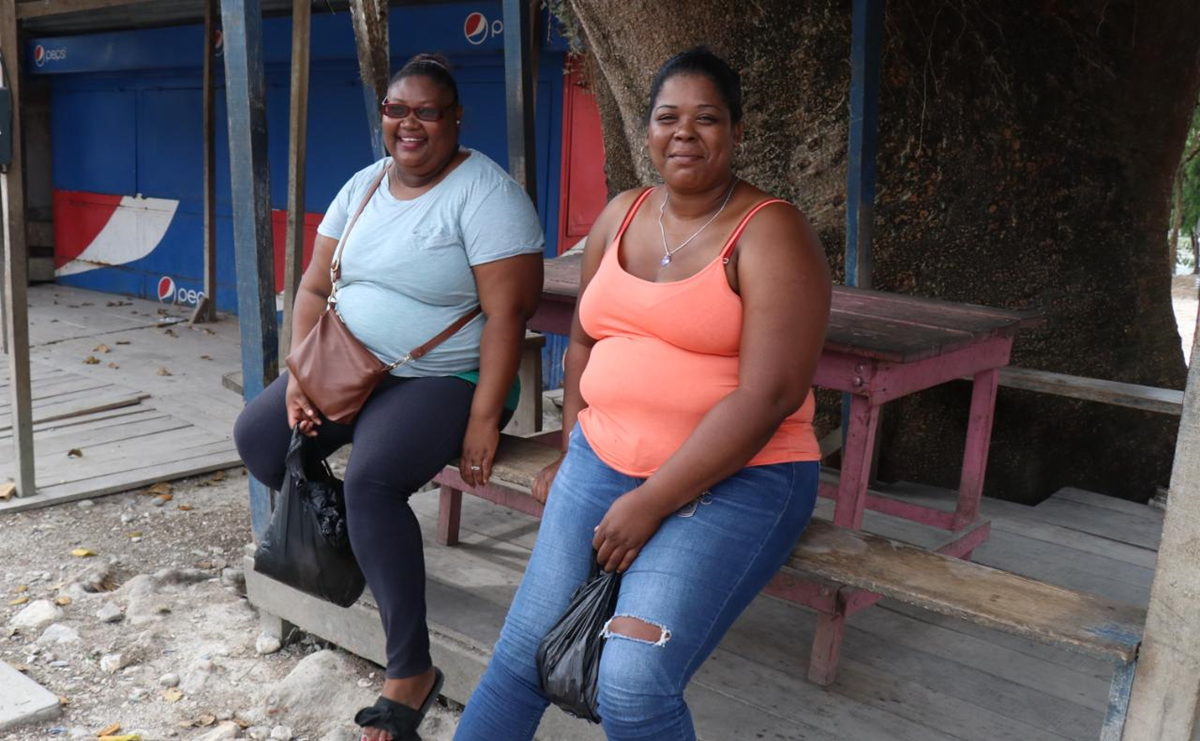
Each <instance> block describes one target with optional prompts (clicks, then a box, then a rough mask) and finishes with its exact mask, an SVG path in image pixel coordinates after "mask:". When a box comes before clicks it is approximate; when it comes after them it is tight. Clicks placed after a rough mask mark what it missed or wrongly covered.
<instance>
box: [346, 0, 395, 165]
mask: <svg viewBox="0 0 1200 741" xmlns="http://www.w3.org/2000/svg"><path fill="white" fill-rule="evenodd" d="M350 18H351V20H352V21H353V25H354V46H355V48H356V49H357V50H358V69H359V73H360V75H361V76H362V83H363V102H364V103H365V104H366V109H367V128H368V130H369V132H370V137H371V151H373V152H374V153H375V159H377V160H380V159H383V158H384V157H386V156H387V148H386V147H384V145H383V120H382V118H381V117H380V114H379V102H380V101H382V100H383V99H384V97H386V96H387V89H388V79H389V75H390V71H389V67H390V65H391V51H390V46H389V43H388V4H387V0H350Z"/></svg>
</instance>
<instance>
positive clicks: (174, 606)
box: [0, 469, 457, 741]
mask: <svg viewBox="0 0 1200 741" xmlns="http://www.w3.org/2000/svg"><path fill="white" fill-rule="evenodd" d="M249 532H250V517H249V508H248V506H247V497H246V480H245V478H244V472H243V471H242V470H240V469H235V470H232V471H228V472H225V473H223V474H221V473H219V474H216V475H208V476H205V477H201V478H194V479H187V480H183V481H177V482H174V483H173V484H170V485H158V487H157V488H156V489H153V490H145V489H144V490H139V491H136V492H131V493H128V494H118V495H114V496H109V497H104V498H100V499H97V500H95V501H94V502H93V501H85V502H80V503H78V504H64V505H59V506H55V507H50V508H46V509H40V510H34V511H31V512H26V513H18V514H11V515H5V517H4V523H3V533H4V536H3V538H0V596H2V601H0V660H2V661H5V662H7V663H8V664H10V665H12V666H14V667H17V668H18V669H19V670H21V671H23V672H25V673H26V674H27V675H28V676H29V677H30V678H32V679H33V680H35V681H36V682H38V683H39V684H41V685H42V686H44V687H46V688H47V689H49V690H50V691H51V692H53V693H55V694H56V695H59V697H60V698H61V702H62V711H63V712H62V715H61V717H59V718H58V719H56V720H54V721H50V722H46V723H41V724H35V725H29V726H25V727H22V728H17V729H12V730H10V731H7V732H0V738H3V739H14V740H15V739H45V738H70V739H85V738H86V739H95V738H97V737H98V736H99V735H102V733H103V734H105V735H108V736H114V737H121V736H123V735H127V734H137V736H138V737H140V738H141V739H143V740H144V741H149V740H150V739H165V738H186V739H203V740H204V741H215V740H216V739H231V738H256V739H267V738H270V739H291V738H296V739H313V740H314V741H316V740H318V739H321V740H324V741H341V740H342V739H356V738H358V735H359V734H358V732H357V726H355V725H354V724H353V722H352V721H351V718H352V717H353V715H354V712H355V711H356V710H357V709H358V708H360V707H362V706H364V705H370V704H371V703H372V702H374V699H375V696H376V695H377V693H378V691H379V687H380V685H381V684H382V672H381V670H380V668H379V667H378V666H375V665H373V664H370V663H368V662H365V661H362V660H360V659H358V658H356V657H353V656H351V655H349V654H347V653H345V652H343V651H341V650H338V649H335V648H330V647H328V646H325V645H322V644H321V643H320V642H318V641H316V640H314V639H312V638H311V637H301V638H300V640H298V641H295V642H293V643H290V644H289V645H287V646H284V647H282V648H280V647H279V646H278V642H276V641H274V640H273V639H270V638H267V637H265V636H262V635H260V631H259V624H258V617H257V615H256V614H255V612H254V610H253V609H252V608H251V607H250V605H249V603H248V602H247V601H246V599H245V597H244V586H245V581H244V576H243V573H242V570H241V560H242V554H243V549H244V547H245V544H246V543H247V541H248V534H249ZM456 722H457V713H456V712H455V711H453V710H449V709H446V708H444V707H436V708H435V709H434V711H433V713H431V715H430V717H429V718H427V720H426V722H425V725H424V726H423V728H422V736H423V737H424V738H425V739H426V740H427V741H438V740H440V739H449V738H450V737H451V736H452V735H453V729H454V727H455V725H456Z"/></svg>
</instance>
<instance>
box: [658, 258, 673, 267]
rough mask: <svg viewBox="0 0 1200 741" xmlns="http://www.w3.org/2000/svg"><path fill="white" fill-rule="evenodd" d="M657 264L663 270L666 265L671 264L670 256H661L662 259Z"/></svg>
mask: <svg viewBox="0 0 1200 741" xmlns="http://www.w3.org/2000/svg"><path fill="white" fill-rule="evenodd" d="M658 264H659V265H661V266H663V267H664V268H665V267H666V266H667V265H669V264H671V256H670V255H663V259H662V260H661V261H660V262H659V263H658Z"/></svg>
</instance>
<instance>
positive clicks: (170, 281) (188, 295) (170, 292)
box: [158, 275, 204, 306]
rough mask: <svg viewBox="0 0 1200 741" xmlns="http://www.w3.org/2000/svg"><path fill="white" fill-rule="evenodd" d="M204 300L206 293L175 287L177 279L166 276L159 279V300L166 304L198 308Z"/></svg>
mask: <svg viewBox="0 0 1200 741" xmlns="http://www.w3.org/2000/svg"><path fill="white" fill-rule="evenodd" d="M202 298H204V291H195V290H192V289H190V288H182V287H178V286H176V285H175V279H174V278H172V277H171V276H169V275H164V276H163V277H161V278H159V279H158V300H159V301H160V302H162V303H164V304H186V305H188V306H196V305H197V304H199V303H200V300H201V299H202Z"/></svg>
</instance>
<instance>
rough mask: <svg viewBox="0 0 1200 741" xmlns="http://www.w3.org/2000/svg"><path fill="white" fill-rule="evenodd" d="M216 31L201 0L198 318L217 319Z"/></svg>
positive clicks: (208, 4) (208, 1)
mask: <svg viewBox="0 0 1200 741" xmlns="http://www.w3.org/2000/svg"><path fill="white" fill-rule="evenodd" d="M216 32H217V0H204V83H203V86H202V87H203V89H202V93H201V94H202V96H203V98H204V101H203V105H202V114H201V115H202V116H203V118H204V123H203V127H202V128H203V137H204V295H205V297H206V300H205V301H203V302H201V304H200V306H199V307H198V311H197V313H196V319H197V320H198V321H205V322H215V321H216V320H217V145H216V129H217V125H216V124H217V113H216V93H215V87H216V86H215V85H214V84H213V57H214V56H215V55H214V54H213V46H214V44H213V42H214V40H215V38H216Z"/></svg>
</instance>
